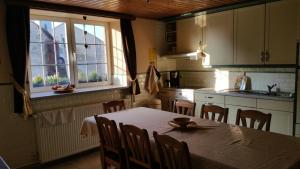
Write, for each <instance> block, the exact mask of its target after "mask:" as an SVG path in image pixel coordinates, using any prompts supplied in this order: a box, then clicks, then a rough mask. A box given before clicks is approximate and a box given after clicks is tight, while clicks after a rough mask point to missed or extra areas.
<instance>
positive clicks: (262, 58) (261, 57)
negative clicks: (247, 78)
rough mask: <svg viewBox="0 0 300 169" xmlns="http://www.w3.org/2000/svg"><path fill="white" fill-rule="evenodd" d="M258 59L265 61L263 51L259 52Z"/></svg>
mask: <svg viewBox="0 0 300 169" xmlns="http://www.w3.org/2000/svg"><path fill="white" fill-rule="evenodd" d="M260 61H261V62H262V63H264V62H265V52H261V53H260Z"/></svg>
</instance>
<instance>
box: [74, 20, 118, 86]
mask: <svg viewBox="0 0 300 169" xmlns="http://www.w3.org/2000/svg"><path fill="white" fill-rule="evenodd" d="M70 21H71V22H70V27H71V32H72V49H73V54H72V57H73V59H74V62H73V63H74V69H75V72H74V75H75V76H74V77H75V85H76V87H77V88H88V87H96V86H105V85H111V84H112V80H111V53H110V48H111V44H110V36H109V30H110V27H109V24H108V23H106V22H100V21H90V20H78V19H71V20H70ZM74 24H90V25H95V26H104V27H105V46H106V55H107V81H104V82H88V83H79V82H78V71H77V70H78V69H77V62H76V52H75V51H76V42H75V30H74Z"/></svg>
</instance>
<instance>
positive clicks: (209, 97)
mask: <svg viewBox="0 0 300 169" xmlns="http://www.w3.org/2000/svg"><path fill="white" fill-rule="evenodd" d="M206 98H208V99H213V98H214V97H211V96H207V97H206Z"/></svg>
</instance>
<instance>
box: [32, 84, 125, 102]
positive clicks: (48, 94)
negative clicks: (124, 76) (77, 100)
mask: <svg viewBox="0 0 300 169" xmlns="http://www.w3.org/2000/svg"><path fill="white" fill-rule="evenodd" d="M126 88H128V86H120V85H107V86H100V87H90V88H75V89H74V91H73V92H71V93H54V92H53V91H48V92H39V93H31V95H30V98H31V99H33V100H35V99H41V98H47V97H57V96H68V95H75V94H79V93H89V92H97V91H106V90H113V89H126Z"/></svg>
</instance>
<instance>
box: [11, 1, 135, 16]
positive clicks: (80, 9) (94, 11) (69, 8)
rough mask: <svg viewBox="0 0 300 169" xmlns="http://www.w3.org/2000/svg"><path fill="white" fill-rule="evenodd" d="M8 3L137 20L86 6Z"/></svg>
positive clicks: (22, 2) (31, 2)
mask: <svg viewBox="0 0 300 169" xmlns="http://www.w3.org/2000/svg"><path fill="white" fill-rule="evenodd" d="M6 4H7V5H24V6H28V7H29V8H32V9H39V10H50V11H56V12H66V13H75V14H81V15H91V16H99V17H107V18H114V19H129V20H135V19H136V17H135V16H133V15H128V14H122V13H117V12H110V11H104V10H98V9H90V8H84V7H79V6H69V5H62V4H54V3H48V2H38V1H32V0H28V1H27V0H26V1H24V0H6Z"/></svg>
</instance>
